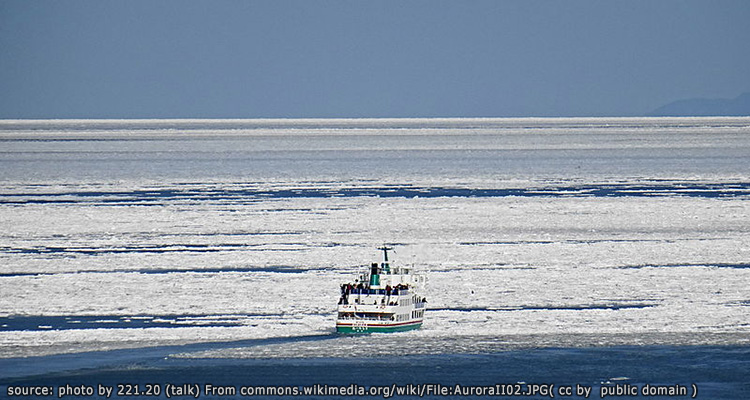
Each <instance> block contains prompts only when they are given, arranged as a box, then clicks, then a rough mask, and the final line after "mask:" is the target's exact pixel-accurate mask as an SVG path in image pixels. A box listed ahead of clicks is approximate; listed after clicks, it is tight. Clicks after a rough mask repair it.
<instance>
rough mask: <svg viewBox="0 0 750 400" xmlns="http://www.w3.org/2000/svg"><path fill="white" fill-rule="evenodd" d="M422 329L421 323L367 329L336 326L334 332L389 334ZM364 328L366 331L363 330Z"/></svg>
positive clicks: (369, 327)
mask: <svg viewBox="0 0 750 400" xmlns="http://www.w3.org/2000/svg"><path fill="white" fill-rule="evenodd" d="M421 327H422V323H421V322H419V323H416V324H408V325H397V326H368V327H359V326H358V327H356V328H355V327H353V326H351V325H346V326H336V332H338V333H352V334H362V333H390V332H404V331H411V330H414V329H419V328H421ZM363 328H366V329H363Z"/></svg>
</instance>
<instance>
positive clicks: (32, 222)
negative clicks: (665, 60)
mask: <svg viewBox="0 0 750 400" xmlns="http://www.w3.org/2000/svg"><path fill="white" fill-rule="evenodd" d="M0 226H1V227H2V229H0V398H19V399H23V398H29V399H31V398H75V399H87V398H91V399H94V398H122V399H127V398H206V399H209V398H211V399H228V398H232V399H238V398H269V399H279V398H282V399H287V398H289V399H291V398H320V399H328V398H348V399H356V398H371V399H377V398H429V399H441V398H506V399H546V398H593V399H601V398H620V399H623V398H649V399H688V398H699V399H738V400H739V399H748V398H750V285H749V284H748V283H750V117H747V118H746V117H737V118H736V117H732V118H514V119H351V120H346V119H336V120H301V119H288V120H283V119H278V120H42V121H27V120H22V121H14V120H0ZM384 243H387V244H391V245H393V246H394V247H395V253H394V258H395V261H396V262H397V263H402V264H405V265H413V266H414V267H415V268H417V269H419V270H421V271H422V272H423V273H425V274H427V275H428V276H429V281H428V286H427V289H426V294H427V301H428V303H427V312H426V315H425V322H424V326H423V327H422V329H420V330H418V331H411V332H403V333H395V334H372V335H363V336H341V335H337V334H335V332H334V324H335V312H336V303H337V300H338V296H339V285H340V284H341V283H343V282H347V281H350V280H351V279H352V277H354V276H355V275H356V274H357V273H359V269H360V268H361V266H363V265H368V264H369V263H370V262H372V261H377V257H379V254H378V250H376V247H377V246H380V245H383V244H384Z"/></svg>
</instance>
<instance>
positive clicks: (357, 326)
mask: <svg viewBox="0 0 750 400" xmlns="http://www.w3.org/2000/svg"><path fill="white" fill-rule="evenodd" d="M378 250H382V251H383V262H381V263H380V264H378V263H372V264H371V266H370V268H369V269H366V270H365V272H364V273H362V274H360V275H359V278H358V279H356V280H355V281H354V282H350V283H346V284H343V285H341V297H340V298H339V304H338V316H337V318H336V332H338V333H344V334H358V333H379V332H402V331H408V330H412V329H419V328H420V327H422V320H423V319H424V312H425V303H426V302H427V300H426V299H425V297H423V296H422V290H424V286H425V283H426V281H427V280H426V277H425V276H424V275H421V274H418V273H415V271H414V269H413V268H407V267H401V266H396V265H393V264H392V263H391V261H390V260H388V251H389V250H393V248H391V247H387V246H383V247H378Z"/></svg>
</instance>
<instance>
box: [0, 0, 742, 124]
mask: <svg viewBox="0 0 750 400" xmlns="http://www.w3.org/2000/svg"><path fill="white" fill-rule="evenodd" d="M748 21H750V1H747V0H735V1H730V0H702V1H697V0H658V1H657V0H627V1H618V0H612V1H601V0H567V1H551V0H550V1H539V0H513V1H504V0H497V1H481V0H477V1H458V0H457V1H441V0H426V1H412V0H399V1H390V0H384V1H355V0H349V1H313V0H301V1H290V0H272V1H252V0H248V1H238V0H237V1H227V0H211V1H196V0H180V1H173V0H168V1H155V0H147V1H142V0H129V1H109V0H96V1H77V0H69V1H42V0H39V1H28V0H0V118H277V117H281V118H328V117H355V118H361V117H504V116H633V115H642V114H645V113H647V112H649V111H651V110H653V109H655V108H657V107H659V106H662V105H664V104H666V103H669V102H672V101H675V100H679V99H685V98H734V97H736V96H738V95H740V94H741V93H743V92H748V91H750V45H749V44H748V43H750V23H748Z"/></svg>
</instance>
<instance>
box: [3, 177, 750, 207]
mask: <svg viewBox="0 0 750 400" xmlns="http://www.w3.org/2000/svg"><path fill="white" fill-rule="evenodd" d="M246 185H247V183H235V184H234V185H232V184H229V185H228V186H226V185H225V186H224V187H220V188H217V187H204V188H180V187H179V186H180V185H174V186H173V187H164V188H152V189H148V190H126V191H121V190H116V191H112V190H110V191H98V190H86V191H81V190H71V191H67V190H64V191H57V192H45V191H44V190H43V188H40V187H37V188H35V189H36V190H34V191H33V192H27V193H25V192H23V191H16V192H15V193H4V194H0V204H58V203H64V204H77V203H87V204H102V205H134V204H137V205H160V204H162V203H164V202H167V201H201V202H208V203H212V202H221V203H235V204H237V203H240V204H244V203H252V202H257V201H258V200H268V199H288V198H333V197H382V198H390V197H400V198H415V197H422V198H434V197H654V196H680V197H696V198H734V197H747V196H750V183H747V182H717V183H697V182H687V181H651V182H647V183H645V184H644V183H639V184H625V183H619V184H568V185H550V186H540V187H531V188H505V189H481V188H461V187H440V186H434V187H420V186H414V185H410V184H400V185H399V184H396V185H388V186H376V187H373V186H364V187H357V186H352V187H344V188H332V187H314V186H313V187H308V188H294V189H286V188H278V189H261V188H248V187H246ZM317 186H325V182H320V185H317ZM40 189H41V190H40Z"/></svg>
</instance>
